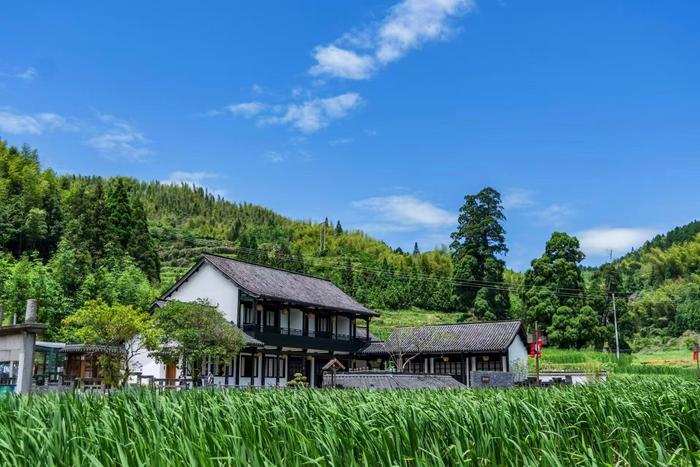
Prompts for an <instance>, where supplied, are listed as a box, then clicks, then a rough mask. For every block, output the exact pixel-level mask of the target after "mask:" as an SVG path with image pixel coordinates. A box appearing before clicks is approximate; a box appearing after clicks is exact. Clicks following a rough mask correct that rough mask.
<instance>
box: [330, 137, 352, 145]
mask: <svg viewBox="0 0 700 467" xmlns="http://www.w3.org/2000/svg"><path fill="white" fill-rule="evenodd" d="M353 141H354V140H353V139H352V138H336V139H332V140H330V141H329V142H328V144H330V145H331V146H344V145H346V144H350V143H352V142H353Z"/></svg>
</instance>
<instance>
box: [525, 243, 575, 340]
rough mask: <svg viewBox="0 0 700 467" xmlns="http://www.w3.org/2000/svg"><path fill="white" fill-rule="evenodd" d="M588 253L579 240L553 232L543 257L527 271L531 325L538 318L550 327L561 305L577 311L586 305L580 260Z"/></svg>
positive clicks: (527, 295)
mask: <svg viewBox="0 0 700 467" xmlns="http://www.w3.org/2000/svg"><path fill="white" fill-rule="evenodd" d="M584 257H585V255H584V254H583V252H582V251H581V248H580V245H579V242H578V240H577V239H576V238H575V237H571V236H569V235H567V234H565V233H562V232H554V233H553V234H552V237H551V238H550V239H549V240H548V241H547V244H546V245H545V250H544V253H543V254H542V256H541V257H539V258H537V259H535V260H533V261H532V263H531V268H530V269H529V270H528V271H527V272H526V273H525V281H524V290H525V293H524V296H523V300H524V302H525V307H526V314H527V318H528V324H530V325H531V324H532V323H534V322H535V321H537V322H538V323H539V326H540V329H542V330H544V331H545V332H546V331H547V330H548V328H549V327H550V325H551V324H552V321H553V319H554V316H555V315H556V314H557V310H559V309H560V308H561V307H564V308H565V311H566V312H569V310H575V312H578V310H580V309H581V307H582V306H583V305H584V300H583V299H584V282H583V277H582V275H581V270H580V269H579V263H580V262H581V261H582V260H583V258H584Z"/></svg>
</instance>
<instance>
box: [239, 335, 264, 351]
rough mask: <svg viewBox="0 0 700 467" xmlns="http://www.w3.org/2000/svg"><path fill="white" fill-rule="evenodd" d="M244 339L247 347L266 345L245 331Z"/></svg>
mask: <svg viewBox="0 0 700 467" xmlns="http://www.w3.org/2000/svg"><path fill="white" fill-rule="evenodd" d="M243 338H244V339H245V346H246V347H262V346H264V345H265V344H263V343H262V341H259V340H257V339H256V338H255V337H253V336H251V335H249V334H246V333H245V331H243Z"/></svg>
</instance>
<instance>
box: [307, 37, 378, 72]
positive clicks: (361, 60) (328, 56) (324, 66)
mask: <svg viewBox="0 0 700 467" xmlns="http://www.w3.org/2000/svg"><path fill="white" fill-rule="evenodd" d="M314 58H315V59H316V65H314V66H313V67H311V69H310V70H309V72H310V73H311V74H312V75H313V76H319V75H330V76H335V77H338V78H348V79H367V78H369V76H370V74H371V73H372V69H373V68H374V59H373V58H372V57H369V56H367V55H359V54H357V53H355V52H353V51H351V50H346V49H341V48H340V47H336V46H335V45H327V46H325V47H321V46H319V47H316V50H315V51H314Z"/></svg>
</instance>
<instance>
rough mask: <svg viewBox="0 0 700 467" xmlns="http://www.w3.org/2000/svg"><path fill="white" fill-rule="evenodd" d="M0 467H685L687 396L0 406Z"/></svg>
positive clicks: (695, 390)
mask: <svg viewBox="0 0 700 467" xmlns="http://www.w3.org/2000/svg"><path fill="white" fill-rule="evenodd" d="M0 418H1V419H2V423H1V424H0V445H1V448H0V462H1V463H2V465H10V466H11V465H50V466H59V465H60V466H62V465H66V466H67V465H81V466H82V465H92V466H100V465H122V466H135V465H154V466H170V465H199V466H209V465H253V466H258V465H261V466H262V465H292V466H295V465H321V466H326V465H335V466H354V465H362V466H380V465H397V466H398V465H406V466H423V465H426V466H427V465H430V466H433V465H434V466H445V465H450V466H455V465H514V466H515V465H517V466H520V465H525V466H541V465H545V466H548V465H553V466H570V465H635V466H642V465H697V462H700V383H698V382H691V381H686V380H682V379H679V378H674V377H658V378H653V379H652V378H642V377H638V376H636V377H619V378H614V379H613V380H612V381H608V382H605V383H595V384H591V385H588V386H576V387H560V388H549V389H534V388H531V389H505V390H482V391H475V390H449V391H384V392H370V391H352V390H304V389H301V390H274V389H271V390H228V391H221V390H217V391H209V390H194V391H192V390H191V391H184V392H166V393H157V392H150V391H146V390H130V391H123V392H119V393H115V394H112V395H111V396H91V395H80V394H73V393H69V394H63V395H59V394H51V395H33V396H28V397H27V396H23V397H17V396H6V397H2V398H0Z"/></svg>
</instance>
